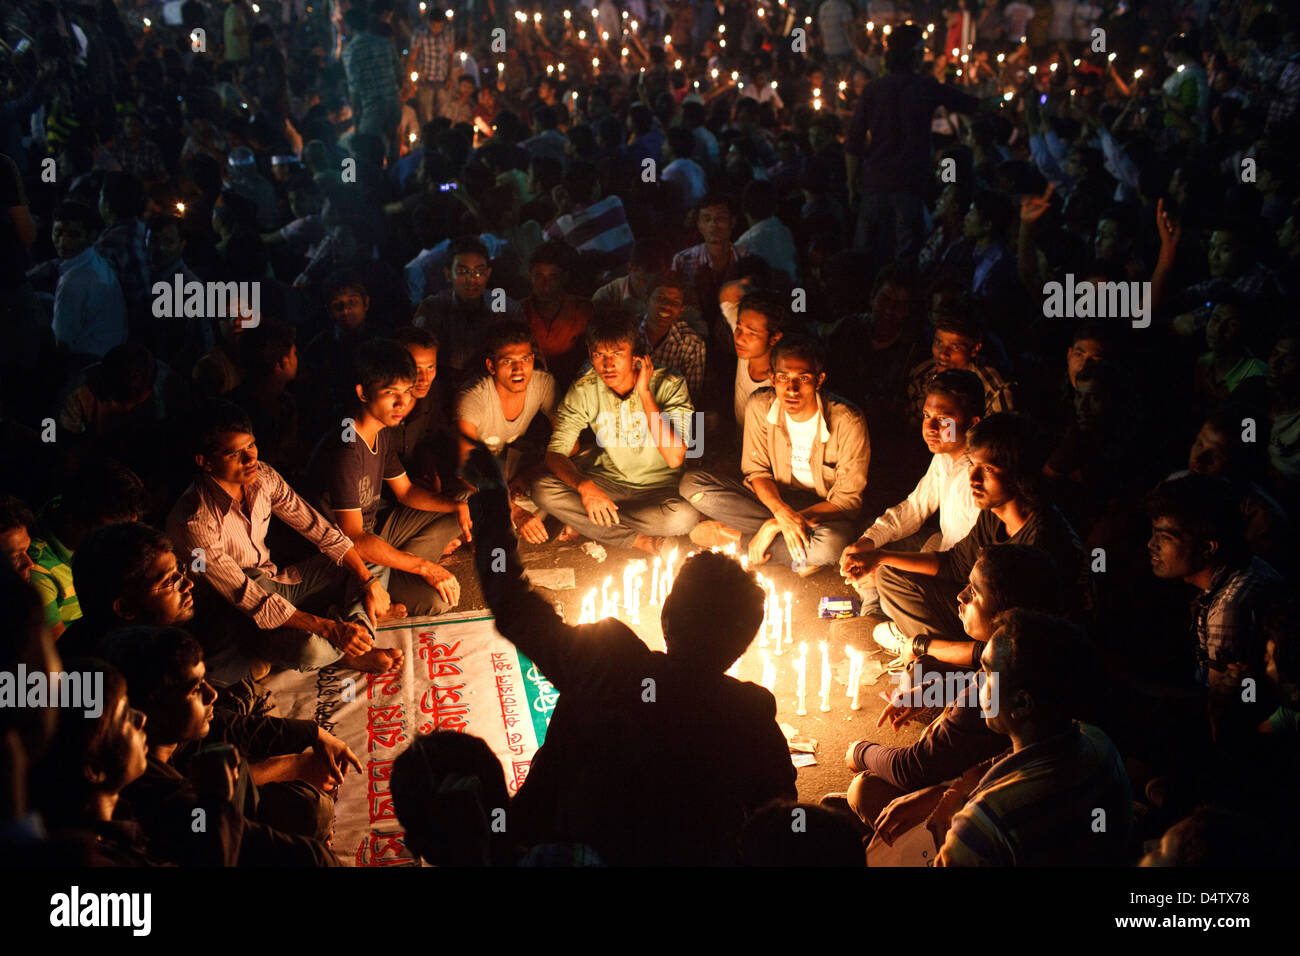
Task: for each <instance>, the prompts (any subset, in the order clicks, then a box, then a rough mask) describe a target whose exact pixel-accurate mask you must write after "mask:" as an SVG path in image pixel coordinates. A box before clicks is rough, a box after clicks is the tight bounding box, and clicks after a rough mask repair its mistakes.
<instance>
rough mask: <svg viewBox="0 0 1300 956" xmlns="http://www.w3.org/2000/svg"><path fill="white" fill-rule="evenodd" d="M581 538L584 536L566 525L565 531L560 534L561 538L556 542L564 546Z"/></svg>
mask: <svg viewBox="0 0 1300 956" xmlns="http://www.w3.org/2000/svg"><path fill="white" fill-rule="evenodd" d="M581 537H582V535H580V534H578V532H577V531H575V530H574V529H573V528H570V527H569V526H568V525H567V524H566V525H565V526H564V530H563V531H561V532H560V534H559V536H558V537H557V538H556V539H555V540H556V541H557V542H559V543H560V544H564V543H565V542H568V541H577V540H578V539H579V538H581Z"/></svg>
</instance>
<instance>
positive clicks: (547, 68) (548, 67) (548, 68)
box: [546, 63, 555, 76]
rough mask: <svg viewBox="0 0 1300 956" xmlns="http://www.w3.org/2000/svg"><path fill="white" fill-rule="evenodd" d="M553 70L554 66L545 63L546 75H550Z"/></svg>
mask: <svg viewBox="0 0 1300 956" xmlns="http://www.w3.org/2000/svg"><path fill="white" fill-rule="evenodd" d="M554 72H555V67H553V66H551V64H549V63H548V64H546V75H547V76H550V75H551V74H552V73H554Z"/></svg>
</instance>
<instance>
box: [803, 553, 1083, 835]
mask: <svg viewBox="0 0 1300 956" xmlns="http://www.w3.org/2000/svg"><path fill="white" fill-rule="evenodd" d="M957 601H958V608H957V615H958V617H960V618H961V626H962V631H963V632H964V633H953V634H945V635H944V636H943V638H942V639H934V640H931V641H930V642H929V644H928V645H927V646H926V647H925V648H924V649H922V648H921V647H919V646H918V648H917V650H921V651H922V656H921V657H920V658H918V659H917V661H918V666H917V667H916V668H914V669H913V670H912V672H911V673H910V674H907V675H904V678H903V680H902V681H901V682H900V685H901V686H900V687H899V689H898V690H897V691H896V692H895V693H894V694H893V695H892V696H891V695H889V694H886V693H884V692H882V693H881V695H880V696H881V698H883V699H885V700H886V701H887V703H886V706H885V709H884V710H883V711H881V713H880V719H879V720H877V722H876V726H877V727H880V726H883V725H884V724H885V723H886V722H888V723H889V724H890V725H891V726H892V728H893V729H894V730H898V729H899V728H900V727H902V726H903V725H904V724H906V723H908V721H911V720H913V719H917V718H923V717H924V715H925V714H926V713H927V712H928V711H929V707H926V706H923V705H924V704H925V703H926V702H927V695H929V698H928V699H929V700H934V699H936V695H937V694H938V691H939V689H941V688H942V689H943V691H944V693H943V695H942V700H943V703H944V705H945V708H944V711H943V713H942V714H941V715H940V716H939V717H938V718H937V719H936V720H935V721H934V722H933V723H932V724H930V726H928V727H927V728H926V729H925V732H924V733H923V734H922V735H921V739H920V740H918V741H917V742H916V743H914V744H911V745H910V746H906V747H890V746H886V745H884V744H879V743H875V742H873V741H870V740H855V741H853V742H852V743H850V744H849V749H848V752H847V753H846V754H845V758H844V759H845V763H846V764H847V765H848V768H849V769H850V770H856V771H860V772H859V773H858V775H857V776H856V777H854V778H853V782H852V783H850V784H849V790H848V793H847V794H845V795H844V796H843V797H840V795H839V794H830V795H828V796H827V798H825V800H826V802H827V803H831V804H834V803H836V802H838V800H840V799H846V800H847V802H848V805H849V807H850V808H851V809H852V810H853V811H854V812H855V813H857V815H858V816H859V818H861V820H862V822H863V823H865V824H867V826H871V825H872V824H873V823H874V822H875V821H876V819H877V818H878V817H879V816H880V812H881V810H883V809H884V808H885V805H886V804H887V803H889V802H890V801H891V800H893V799H895V798H897V797H900V796H902V795H903V794H905V793H911V792H912V791H914V790H920V789H922V788H924V787H929V786H933V785H934V784H936V783H940V782H941V781H944V780H948V779H951V778H953V777H958V776H960V775H961V774H962V773H963V772H964V771H965V770H966V769H968V768H969V767H971V766H973V765H974V764H977V763H979V762H980V761H982V760H986V759H988V758H989V757H993V756H996V755H997V754H1000V753H1002V751H1003V750H1005V749H1006V741H1005V740H1004V739H1002V738H1001V737H999V736H998V735H997V734H995V733H993V732H992V731H991V730H990V729H989V727H988V724H987V722H986V721H985V720H983V719H982V718H981V716H980V711H979V699H978V698H979V685H978V683H975V682H973V681H972V680H971V679H972V678H973V677H974V672H975V671H977V670H978V669H979V667H978V664H979V656H980V654H982V653H983V652H984V645H985V644H986V643H987V642H988V641H989V639H990V638H991V637H992V636H993V631H994V625H993V621H994V619H995V618H996V617H997V616H998V615H999V614H1001V613H1002V612H1003V611H1009V610H1011V609H1012V608H1025V609H1027V610H1031V611H1042V612H1044V613H1052V612H1055V611H1057V610H1058V609H1059V607H1060V603H1061V585H1060V579H1059V577H1058V575H1057V571H1056V565H1055V564H1054V563H1053V562H1052V559H1051V558H1050V557H1048V556H1047V555H1046V554H1045V553H1043V552H1042V551H1040V550H1038V549H1037V548H1027V547H1024V546H1023V545H1018V544H995V545H991V546H989V547H986V548H984V549H983V550H982V551H981V552H980V557H979V560H978V561H976V562H975V566H974V567H973V568H971V572H970V579H969V581H967V583H966V587H965V588H964V589H963V590H962V592H961V593H960V594H959V595H958V596H957ZM907 656H909V657H910V656H912V655H911V654H910V652H909V654H908V655H907ZM972 661H974V663H972ZM956 667H961V668H963V669H968V668H969V670H965V673H964V674H963V675H962V678H964V679H960V680H953V679H951V678H950V677H949V676H948V674H949V673H951V671H952V669H953V668H956ZM936 679H937V680H938V681H939V682H940V684H939V687H934V686H926V685H927V683H928V682H929V681H932V680H936ZM950 689H951V690H952V691H953V693H952V694H951V695H950V694H949V690H950Z"/></svg>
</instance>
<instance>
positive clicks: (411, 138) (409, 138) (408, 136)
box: [406, 133, 415, 145]
mask: <svg viewBox="0 0 1300 956" xmlns="http://www.w3.org/2000/svg"><path fill="white" fill-rule="evenodd" d="M406 139H407V141H408V142H410V143H411V145H415V134H414V133H407V134H406Z"/></svg>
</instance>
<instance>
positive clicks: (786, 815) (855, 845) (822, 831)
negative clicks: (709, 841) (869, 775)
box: [740, 800, 864, 868]
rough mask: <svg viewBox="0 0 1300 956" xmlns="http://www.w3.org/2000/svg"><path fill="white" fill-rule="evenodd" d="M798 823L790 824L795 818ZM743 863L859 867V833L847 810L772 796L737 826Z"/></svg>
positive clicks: (860, 856) (749, 864)
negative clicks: (770, 799)
mask: <svg viewBox="0 0 1300 956" xmlns="http://www.w3.org/2000/svg"><path fill="white" fill-rule="evenodd" d="M795 813H799V814H800V815H801V816H800V817H799V818H798V819H799V821H800V823H801V824H802V825H801V826H800V827H799V828H795V827H794V826H792V821H794V820H795V819H796V818H795V816H794V814H795ZM740 858H741V862H742V863H743V864H744V865H745V866H766V867H771V866H782V867H784V866H799V867H804V866H843V867H849V866H853V867H858V868H861V867H862V865H863V863H864V855H863V851H862V837H861V836H860V834H859V831H858V828H857V826H855V824H854V821H853V820H851V819H850V818H849V817H848V815H847V814H844V813H840V812H837V811H835V810H831V809H828V808H827V807H823V806H820V805H818V804H809V803H805V804H799V803H793V802H791V801H788V800H774V801H772V802H771V803H769V804H767V805H766V806H764V807H762V808H761V809H759V810H758V811H756V812H755V813H753V814H752V815H750V817H749V818H748V819H747V820H746V821H745V824H744V826H743V827H741V830H740Z"/></svg>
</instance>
